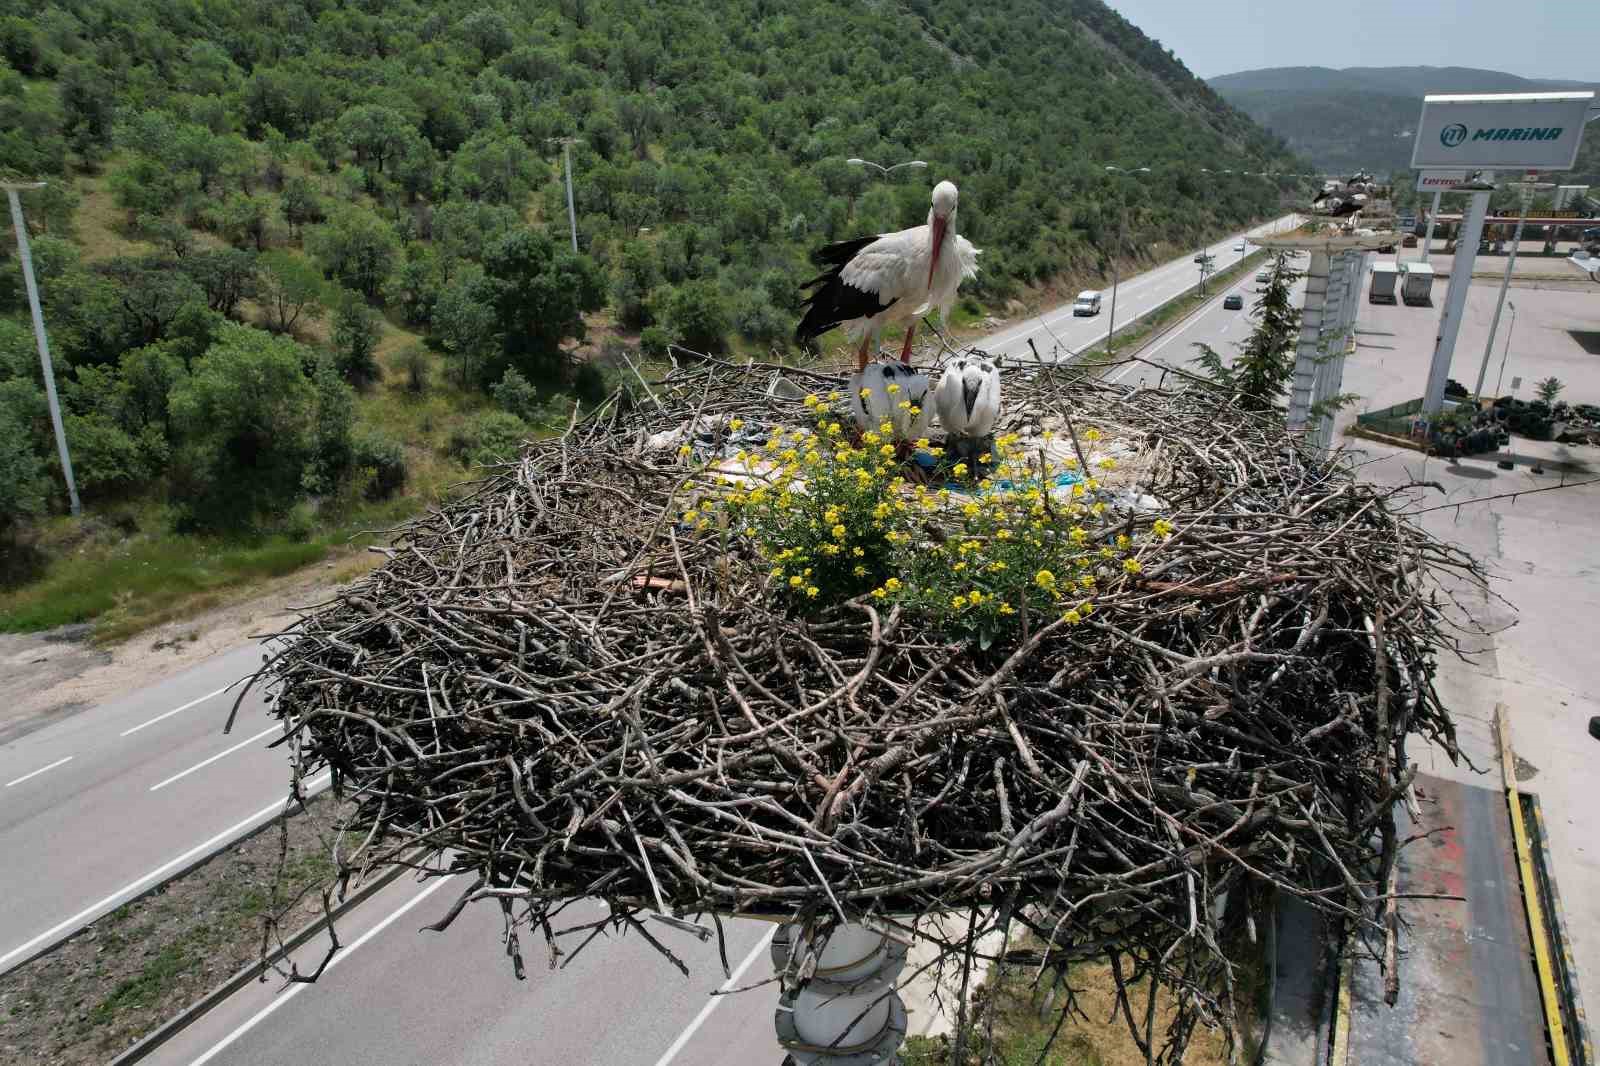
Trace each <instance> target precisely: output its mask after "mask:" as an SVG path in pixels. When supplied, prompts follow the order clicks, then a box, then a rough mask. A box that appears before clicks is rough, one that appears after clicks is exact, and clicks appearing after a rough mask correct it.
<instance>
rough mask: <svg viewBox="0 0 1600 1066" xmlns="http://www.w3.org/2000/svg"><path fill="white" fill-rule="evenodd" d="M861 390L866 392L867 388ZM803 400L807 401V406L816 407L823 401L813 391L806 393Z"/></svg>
mask: <svg viewBox="0 0 1600 1066" xmlns="http://www.w3.org/2000/svg"><path fill="white" fill-rule="evenodd" d="M861 391H862V392H866V391H867V390H866V389H862V390H861ZM803 402H804V403H805V405H806V406H807V407H815V406H817V404H818V403H820V402H821V401H820V400H818V399H817V394H816V393H814V392H813V393H808V394H806V398H805V400H804V401H803Z"/></svg>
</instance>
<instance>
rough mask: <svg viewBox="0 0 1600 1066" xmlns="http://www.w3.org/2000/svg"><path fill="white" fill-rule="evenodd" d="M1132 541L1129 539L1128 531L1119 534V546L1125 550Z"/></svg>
mask: <svg viewBox="0 0 1600 1066" xmlns="http://www.w3.org/2000/svg"><path fill="white" fill-rule="evenodd" d="M1132 543H1133V542H1132V541H1131V540H1129V539H1128V535H1127V534H1126V533H1118V534H1117V547H1119V548H1121V549H1122V550H1123V551H1127V550H1128V545H1129V544H1132Z"/></svg>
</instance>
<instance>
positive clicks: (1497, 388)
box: [1494, 300, 1517, 396]
mask: <svg viewBox="0 0 1600 1066" xmlns="http://www.w3.org/2000/svg"><path fill="white" fill-rule="evenodd" d="M1506 306H1507V307H1509V308H1511V325H1509V326H1507V327H1506V347H1505V350H1504V351H1502V352H1501V353H1500V376H1499V377H1497V378H1495V380H1494V394H1495V395H1496V396H1499V395H1500V386H1501V384H1502V383H1504V381H1505V380H1506V358H1507V357H1508V356H1510V355H1511V335H1512V334H1513V333H1515V332H1516V331H1517V301H1515V300H1511V301H1509V302H1507V304H1506Z"/></svg>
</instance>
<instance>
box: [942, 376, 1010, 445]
mask: <svg viewBox="0 0 1600 1066" xmlns="http://www.w3.org/2000/svg"><path fill="white" fill-rule="evenodd" d="M933 403H934V406H935V407H936V408H938V411H939V422H940V424H941V425H943V426H944V428H945V432H946V433H947V434H948V435H949V441H948V442H947V443H948V445H949V446H950V448H951V450H953V451H955V452H957V453H959V454H961V455H962V456H963V457H965V456H966V454H967V453H968V452H970V451H973V450H974V446H975V445H976V444H978V443H980V442H982V441H983V440H984V439H985V438H987V437H988V436H989V434H990V433H992V432H994V424H995V422H996V421H997V420H998V419H999V418H1000V371H999V370H998V369H997V368H996V367H995V365H994V364H993V363H992V362H990V361H989V360H988V359H987V358H985V357H983V356H981V355H971V356H962V357H960V358H958V359H956V360H955V361H954V362H953V363H951V364H950V365H949V366H947V367H945V368H944V374H943V375H942V376H941V377H940V378H939V387H938V389H937V390H935V392H934V394H933Z"/></svg>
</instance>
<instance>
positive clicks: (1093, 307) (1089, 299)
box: [1072, 289, 1100, 318]
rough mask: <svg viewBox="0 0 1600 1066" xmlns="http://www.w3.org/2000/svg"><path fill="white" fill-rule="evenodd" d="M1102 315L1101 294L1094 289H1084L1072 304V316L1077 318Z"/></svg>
mask: <svg viewBox="0 0 1600 1066" xmlns="http://www.w3.org/2000/svg"><path fill="white" fill-rule="evenodd" d="M1099 313H1100V294H1099V293H1098V292H1095V291H1094V290H1093V289H1084V290H1083V291H1082V292H1080V293H1078V298H1077V299H1076V300H1074V301H1073V302H1072V314H1073V317H1075V318H1082V317H1084V316H1086V315H1098V314H1099Z"/></svg>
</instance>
